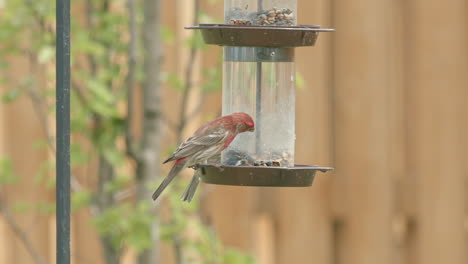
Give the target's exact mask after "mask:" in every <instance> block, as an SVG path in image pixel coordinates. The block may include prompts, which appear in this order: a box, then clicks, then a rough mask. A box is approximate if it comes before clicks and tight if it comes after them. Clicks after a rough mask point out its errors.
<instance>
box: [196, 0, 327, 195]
mask: <svg viewBox="0 0 468 264" xmlns="http://www.w3.org/2000/svg"><path fill="white" fill-rule="evenodd" d="M296 11H297V0H225V5H224V22H225V23H224V24H200V25H198V26H193V27H187V29H198V30H201V33H202V36H203V39H204V41H205V42H206V43H207V44H214V45H220V46H223V47H224V61H223V91H222V92H223V95H222V100H223V102H222V108H223V109H222V110H223V115H228V114H231V113H234V112H245V113H248V114H249V115H250V116H252V117H253V119H254V121H255V132H254V133H242V134H240V135H238V136H237V138H236V140H235V141H234V142H233V143H231V145H230V146H229V147H228V148H227V149H226V150H225V151H224V152H223V154H222V157H221V166H211V165H200V170H201V173H200V178H201V180H202V181H203V182H205V183H211V184H224V185H241V186H277V187H281V186H283V187H292V186H310V185H312V182H313V179H314V176H315V173H316V172H317V171H322V172H326V171H328V170H331V169H332V168H329V167H319V166H313V165H296V164H295V162H294V144H295V139H296V138H295V86H296V79H295V78H296V72H295V62H294V51H295V48H296V47H304V46H313V45H314V44H315V42H316V40H317V37H318V34H319V32H329V31H333V29H326V28H321V27H320V26H317V25H296V21H297V12H296Z"/></svg>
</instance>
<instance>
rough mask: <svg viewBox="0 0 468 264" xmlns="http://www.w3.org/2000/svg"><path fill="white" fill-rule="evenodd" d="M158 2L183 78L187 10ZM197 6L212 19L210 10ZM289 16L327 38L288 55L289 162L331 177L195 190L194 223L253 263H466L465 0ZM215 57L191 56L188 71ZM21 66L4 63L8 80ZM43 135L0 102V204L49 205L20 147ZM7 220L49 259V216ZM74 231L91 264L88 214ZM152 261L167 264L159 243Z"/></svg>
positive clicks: (2, 240)
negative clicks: (293, 66) (293, 75)
mask: <svg viewBox="0 0 468 264" xmlns="http://www.w3.org/2000/svg"><path fill="white" fill-rule="evenodd" d="M164 5H165V7H164V9H165V12H164V21H165V24H166V25H168V26H169V27H171V28H173V29H175V30H176V32H177V34H176V40H177V41H180V43H181V44H180V45H174V46H170V47H166V48H165V54H166V62H165V67H166V68H168V69H172V70H180V71H182V66H181V65H184V63H185V60H186V59H185V58H186V57H187V56H185V55H184V54H187V50H186V48H185V47H184V46H183V45H182V41H181V40H182V39H183V38H184V36H187V34H189V32H186V31H184V30H182V27H183V26H186V25H190V24H191V21H192V20H191V15H190V14H191V9H192V8H193V6H191V1H188V0H177V1H164ZM203 5H204V9H205V10H207V11H208V12H209V13H211V14H214V15H216V16H218V17H221V16H222V14H223V11H222V10H223V9H222V1H218V3H217V4H216V5H210V4H208V1H203ZM298 7H299V8H298V9H299V10H298V19H299V22H300V23H301V24H321V25H323V26H326V27H333V28H336V30H337V31H336V32H335V33H324V34H321V35H320V37H319V41H318V43H317V45H316V47H314V48H299V49H298V50H297V53H296V63H297V70H298V71H299V72H300V73H301V74H302V76H304V79H305V83H306V87H305V88H304V89H301V90H298V91H297V113H296V118H297V122H296V131H297V132H296V133H297V135H296V136H297V137H296V138H297V144H296V162H297V163H302V164H311V163H312V164H318V165H326V166H333V167H335V168H336V170H335V171H334V172H333V173H328V174H319V175H318V176H317V177H316V180H315V183H314V185H313V187H311V188H297V189H296V188H281V189H275V188H240V187H221V186H207V185H205V186H204V190H205V191H204V192H205V195H203V198H202V204H203V215H204V216H205V217H206V218H207V219H210V221H211V222H212V223H213V226H214V228H215V230H216V231H217V233H218V234H219V235H220V237H221V238H222V240H223V241H224V243H225V244H227V245H229V246H234V247H237V248H239V249H242V250H245V251H249V252H252V253H253V254H254V255H256V256H257V257H258V259H259V260H260V263H263V264H289V263H295V264H296V263H297V264H300V263H317V264H376V263H378V264H385V263H388V264H441V263H444V264H445V263H447V264H464V263H468V243H467V235H468V234H467V232H468V214H467V213H468V197H467V195H466V193H467V185H466V183H467V178H468V177H467V176H468V140H467V138H468V103H466V101H467V100H468V2H467V1H466V0H448V1H435V0H426V1H423V0H413V1H404V0H393V1H391V0H354V1H344V0H309V1H306V0H299V1H298ZM212 49H213V50H218V51H219V48H217V47H212ZM215 60H216V58H214V57H213V56H203V57H201V58H198V61H197V63H198V65H200V67H198V68H202V67H201V66H202V65H208V64H212V63H214V62H215ZM24 64H25V62H24V61H22V60H21V59H18V60H15V61H14V64H13V69H14V71H13V72H18V73H20V72H21V69H22V67H23V66H22V65H24ZM17 77H18V78H20V76H19V75H17ZM164 95H165V96H166V98H175V99H172V100H175V102H177V100H179V98H177V96H176V95H175V94H173V92H172V91H170V90H166V91H164ZM193 96H197V95H196V93H195V94H194V95H193ZM206 100H207V104H206V106H205V110H206V111H213V110H216V109H219V105H220V96H219V95H213V96H210V97H208V98H206ZM171 103H173V102H171ZM165 107H166V108H167V109H168V108H169V107H170V106H169V104H168V105H166V106H165ZM193 126H194V127H195V126H196V124H194V125H193ZM189 130H190V129H189ZM42 136H43V134H42V132H41V130H40V129H39V122H38V120H37V119H36V118H35V117H34V115H33V110H32V109H31V105H30V103H29V101H27V100H19V101H18V102H16V103H14V104H12V105H9V106H0V153H1V154H5V153H7V154H9V155H10V156H11V157H12V158H13V161H14V162H15V163H16V164H21V166H17V167H16V170H17V171H16V172H17V173H18V174H19V175H22V181H21V182H20V183H19V185H17V186H16V188H15V189H6V190H1V191H2V192H4V195H5V196H6V197H7V199H8V201H9V202H13V201H15V202H16V201H29V200H39V199H44V198H46V199H47V198H49V199H50V198H53V193H52V192H50V191H44V190H39V189H37V188H36V186H35V184H34V183H33V182H32V179H31V178H32V176H31V175H34V174H35V172H36V171H37V170H38V168H39V165H40V162H41V160H42V159H43V158H44V156H46V155H47V153H46V152H45V151H44V152H43V153H41V152H38V151H31V146H32V145H33V143H34V141H35V140H37V139H39V138H40V137H42ZM13 216H14V217H15V218H16V219H17V223H18V225H19V226H21V227H22V228H23V229H24V230H25V231H26V232H27V233H28V235H29V238H30V239H31V241H32V243H33V245H34V246H35V247H36V248H37V249H38V250H39V252H41V254H43V255H44V256H45V257H46V258H47V260H49V261H51V262H50V263H54V262H53V260H54V257H55V253H54V248H55V246H54V239H55V235H54V226H55V225H54V219H53V217H44V216H43V215H41V214H38V213H34V212H28V213H21V214H17V213H13ZM72 226H73V230H72V231H73V238H72V240H73V241H72V252H74V256H73V261H74V263H101V262H99V261H100V259H101V252H100V249H99V243H98V240H97V236H96V234H95V233H94V232H93V229H92V228H90V227H89V215H88V213H86V212H80V213H77V214H75V215H74V216H73V223H72ZM78 230H79V232H75V231H78ZM0 245H1V246H0V263H18V264H23V263H24V264H26V263H33V261H32V259H31V257H30V255H29V254H28V253H27V251H26V250H25V248H24V246H23V245H22V244H21V243H20V242H19V241H18V239H17V238H16V236H15V234H14V233H13V232H12V230H11V229H10V228H8V227H7V225H6V223H5V219H4V218H0ZM163 257H164V258H165V259H166V260H167V262H164V263H173V262H172V261H173V260H172V258H173V254H172V252H171V250H170V249H169V248H164V250H163ZM126 259H127V260H126V261H125V262H126V263H132V258H131V257H130V256H126Z"/></svg>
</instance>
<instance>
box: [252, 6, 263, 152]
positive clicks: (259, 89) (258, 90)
mask: <svg viewBox="0 0 468 264" xmlns="http://www.w3.org/2000/svg"><path fill="white" fill-rule="evenodd" d="M262 2H263V1H262V0H257V10H258V12H260V11H262V9H263V3H262ZM253 49H255V51H256V52H258V51H257V49H256V48H253ZM261 112H262V63H261V62H257V87H256V93H255V121H256V122H257V124H256V128H255V153H256V154H257V155H258V152H259V151H260V147H261V142H260V140H261V138H260V137H261V134H260V133H261V124H262V119H261V118H262V115H261Z"/></svg>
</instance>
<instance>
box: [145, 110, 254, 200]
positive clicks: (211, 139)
mask: <svg viewBox="0 0 468 264" xmlns="http://www.w3.org/2000/svg"><path fill="white" fill-rule="evenodd" d="M254 130H255V123H254V121H253V119H252V117H251V116H250V115H248V114H246V113H244V112H236V113H233V114H230V115H226V116H221V117H219V118H216V119H214V120H212V121H210V122H208V123H206V124H204V125H202V126H201V127H200V128H198V129H197V130H196V131H195V132H194V133H193V135H192V136H190V137H189V138H187V139H186V140H185V141H184V142H182V144H180V146H179V147H178V148H177V149H176V151H174V153H173V154H172V155H171V156H170V157H169V158H168V159H166V160H165V161H164V162H163V164H165V163H168V162H171V161H175V162H174V165H173V166H172V168H171V170H170V171H169V174H168V175H167V176H166V178H164V180H163V181H162V182H161V184H160V185H159V187H158V188H157V189H156V191H155V192H154V193H153V195H152V198H153V200H154V201H156V199H158V197H159V196H160V195H161V193H162V192H163V191H164V189H166V187H167V186H168V185H169V184H170V183H171V181H172V180H173V179H174V177H175V176H177V174H179V172H180V171H182V170H183V169H184V168H187V167H194V166H196V165H197V164H201V163H203V162H206V161H207V160H208V159H209V158H211V157H213V156H215V155H217V154H219V153H221V152H222V151H223V150H224V149H226V148H227V147H228V146H229V145H230V144H231V142H232V141H233V140H234V139H235V138H236V136H237V135H238V134H240V133H244V132H247V131H249V132H253V131H254ZM198 183H199V178H198V175H197V173H195V174H194V176H193V177H192V180H191V181H190V184H189V185H188V186H187V188H186V189H185V191H184V192H183V194H182V197H181V200H182V201H186V202H190V201H191V200H192V198H193V196H194V194H195V191H196V189H197V186H198Z"/></svg>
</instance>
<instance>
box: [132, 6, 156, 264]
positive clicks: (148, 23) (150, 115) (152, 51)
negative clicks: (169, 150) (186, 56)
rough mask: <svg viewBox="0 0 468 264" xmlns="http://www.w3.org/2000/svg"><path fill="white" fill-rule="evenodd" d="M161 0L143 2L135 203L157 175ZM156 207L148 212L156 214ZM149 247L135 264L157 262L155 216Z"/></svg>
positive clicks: (146, 194) (145, 194)
mask: <svg viewBox="0 0 468 264" xmlns="http://www.w3.org/2000/svg"><path fill="white" fill-rule="evenodd" d="M161 2H162V1H161V0H144V1H143V17H144V19H143V29H142V34H143V52H144V61H143V68H144V76H145V77H144V80H143V83H142V90H143V104H142V112H143V121H142V133H143V134H142V141H141V149H140V150H139V154H138V156H139V160H138V162H137V168H136V181H137V201H138V202H140V201H146V200H148V199H149V197H151V193H152V190H151V189H149V186H150V185H151V182H153V181H154V179H155V177H157V176H158V174H159V172H160V165H159V152H160V149H161V146H160V138H161V125H160V124H161V122H160V121H161V104H160V102H161V86H160V72H161V61H162V40H161V13H162V12H161V10H162V9H161ZM158 211H159V206H158V205H157V204H156V205H155V206H154V207H153V208H152V212H153V213H155V214H157V213H158ZM149 232H150V236H151V242H152V247H151V248H150V249H147V250H145V251H143V252H142V253H141V254H139V256H138V259H137V261H138V262H137V263H139V264H157V263H159V237H160V234H159V219H158V218H157V217H156V218H155V219H154V221H153V222H152V223H151V225H150V230H149Z"/></svg>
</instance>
